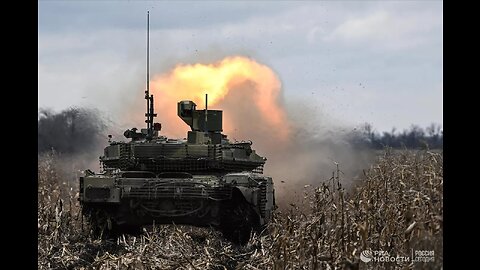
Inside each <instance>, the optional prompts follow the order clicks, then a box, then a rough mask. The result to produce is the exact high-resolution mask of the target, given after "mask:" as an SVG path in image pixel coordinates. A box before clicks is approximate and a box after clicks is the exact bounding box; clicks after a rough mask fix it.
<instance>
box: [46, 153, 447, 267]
mask: <svg viewBox="0 0 480 270" xmlns="http://www.w3.org/2000/svg"><path fill="white" fill-rule="evenodd" d="M59 158H60V157H59V156H58V155H56V154H54V153H50V154H45V155H41V156H39V162H38V184H39V190H38V268H39V269H441V268H442V266H443V152H432V151H408V150H403V151H392V150H389V149H386V150H385V151H384V152H383V153H382V154H381V155H380V156H379V158H378V160H377V162H376V163H375V164H373V165H372V166H371V168H369V169H366V170H365V171H364V174H363V177H362V179H361V180H359V181H357V182H356V183H357V184H356V185H355V186H353V187H350V188H349V189H348V190H347V189H346V188H344V187H343V186H342V182H343V181H344V179H343V178H342V173H341V164H340V167H337V169H336V170H334V171H333V172H332V177H331V178H330V179H325V181H324V182H321V181H319V183H320V184H319V186H316V187H313V186H307V187H305V188H304V193H303V194H304V198H303V203H302V204H297V205H295V204H292V205H290V207H289V208H288V209H277V211H276V213H275V214H274V218H273V221H272V222H271V223H270V224H269V226H268V227H267V228H266V229H265V230H264V231H263V232H262V233H261V234H259V235H252V237H251V239H250V240H249V242H248V244H247V245H245V246H237V245H234V244H232V243H230V242H228V241H227V240H225V239H223V237H222V235H221V233H219V232H218V231H216V230H214V229H212V228H197V227H192V226H182V225H153V226H151V227H150V228H147V229H144V233H143V234H142V235H140V236H132V235H123V236H121V237H118V238H117V239H116V241H108V240H100V239H95V238H93V237H92V236H91V234H90V230H89V226H88V224H87V223H86V221H84V220H83V219H82V216H81V214H80V213H81V211H80V208H79V203H78V200H77V198H78V186H77V182H76V177H77V176H76V175H72V174H68V173H67V172H66V170H65V169H62V168H60V167H59V165H58V163H59V161H58V159H59ZM277 200H280V198H277ZM363 250H373V251H378V250H381V251H386V252H388V254H389V255H391V256H410V255H411V254H412V250H429V251H433V252H434V261H433V262H415V263H413V262H411V261H410V262H402V261H399V262H373V261H371V262H368V263H365V262H362V261H361V260H360V253H361V252H362V251H363Z"/></svg>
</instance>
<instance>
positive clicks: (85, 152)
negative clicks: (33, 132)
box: [38, 108, 107, 175]
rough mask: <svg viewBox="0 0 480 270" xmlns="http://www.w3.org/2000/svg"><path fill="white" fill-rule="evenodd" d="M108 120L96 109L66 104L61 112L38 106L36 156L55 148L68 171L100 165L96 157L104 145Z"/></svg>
mask: <svg viewBox="0 0 480 270" xmlns="http://www.w3.org/2000/svg"><path fill="white" fill-rule="evenodd" d="M106 129H107V121H106V119H105V118H104V117H103V116H102V115H101V113H100V112H99V111H98V110H95V109H91V108H68V109H65V110H63V111H61V112H54V111H52V110H49V109H40V110H39V114H38V154H39V157H40V156H42V155H45V154H50V153H52V152H54V153H55V154H56V155H57V156H59V157H61V158H59V159H58V161H59V163H61V164H59V166H60V167H61V168H62V170H64V171H65V172H68V174H71V173H74V174H75V175H76V172H78V171H80V170H85V169H88V168H91V169H95V170H97V169H99V162H98V157H99V156H100V154H101V153H102V152H103V147H105V143H106V141H107V140H106V136H105V131H106Z"/></svg>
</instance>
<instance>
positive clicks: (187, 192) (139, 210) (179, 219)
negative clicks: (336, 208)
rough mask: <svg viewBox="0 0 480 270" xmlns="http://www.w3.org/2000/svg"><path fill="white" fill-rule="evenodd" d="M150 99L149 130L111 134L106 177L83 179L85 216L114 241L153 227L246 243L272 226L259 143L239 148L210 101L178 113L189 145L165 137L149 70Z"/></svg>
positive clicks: (269, 185) (184, 105) (104, 159)
mask: <svg viewBox="0 0 480 270" xmlns="http://www.w3.org/2000/svg"><path fill="white" fill-rule="evenodd" d="M147 33H148V31H147ZM147 59H148V47H147ZM147 63H148V61H147ZM145 99H146V101H147V112H146V113H145V116H146V121H145V122H146V123H147V127H146V128H143V129H141V130H140V131H138V129H136V128H132V129H128V130H126V131H125V132H124V134H123V135H124V136H125V138H126V139H128V141H114V140H112V137H111V136H110V135H109V138H110V139H109V145H108V146H106V147H105V149H104V153H103V155H102V156H101V157H100V163H101V171H100V172H98V173H95V172H92V171H91V170H86V171H85V174H84V175H83V176H82V177H80V179H79V185H80V192H79V201H80V205H81V207H82V213H83V215H84V216H86V218H87V219H88V220H89V222H90V223H91V225H92V228H93V231H94V232H95V233H96V234H100V235H102V236H113V235H117V234H118V233H125V232H127V233H128V232H130V233H131V232H139V231H140V229H141V228H142V226H145V225H151V224H153V223H155V224H169V223H175V224H190V225H195V226H212V227H215V228H218V229H219V230H221V231H222V232H223V234H224V236H225V237H226V238H228V239H230V240H232V241H234V242H237V243H241V244H243V243H245V242H246V241H247V240H248V239H249V237H250V234H251V232H252V231H253V230H256V231H259V230H261V228H262V227H264V226H265V225H267V224H268V222H269V221H270V220H271V217H272V212H273V210H274V208H275V195H274V186H273V181H272V178H271V177H268V176H265V175H263V167H264V165H265V162H266V158H265V157H262V156H260V155H259V154H257V153H256V151H255V150H254V149H253V148H252V142H251V141H241V142H236V141H235V142H232V141H230V140H229V139H228V137H227V135H225V134H223V133H222V131H223V128H222V121H223V117H222V115H223V114H222V111H221V110H210V109H208V95H206V96H205V108H204V109H197V104H195V103H194V102H193V101H190V100H183V101H180V102H178V104H177V105H178V106H177V114H178V116H179V117H180V118H181V119H182V120H183V121H184V122H185V124H186V125H188V126H189V127H190V131H188V132H187V134H186V135H187V136H186V138H184V139H171V138H167V137H165V136H162V135H161V128H162V126H161V124H160V123H154V117H156V116H157V115H156V114H155V112H154V98H153V95H150V92H149V83H148V64H147V90H146V91H145Z"/></svg>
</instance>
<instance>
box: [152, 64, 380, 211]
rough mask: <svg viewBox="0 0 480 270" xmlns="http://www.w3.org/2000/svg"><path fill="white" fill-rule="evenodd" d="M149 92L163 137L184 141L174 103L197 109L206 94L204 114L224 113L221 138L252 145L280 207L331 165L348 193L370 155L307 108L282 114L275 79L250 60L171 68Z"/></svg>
mask: <svg viewBox="0 0 480 270" xmlns="http://www.w3.org/2000/svg"><path fill="white" fill-rule="evenodd" d="M152 86H153V89H154V91H155V92H154V94H155V95H156V98H157V102H156V110H157V111H158V115H159V120H160V121H162V122H163V123H162V126H163V127H164V130H163V134H164V135H167V136H172V137H185V135H186V132H187V130H188V127H187V126H186V125H185V124H184V123H183V122H182V121H181V120H180V119H179V118H178V117H177V115H176V112H177V109H176V104H177V102H178V101H180V100H193V101H194V102H195V103H196V104H197V108H198V109H200V108H203V107H204V103H205V93H208V94H209V95H208V101H209V105H208V106H209V108H212V109H221V110H223V114H224V119H223V128H224V134H226V135H228V137H229V138H230V139H231V140H238V141H240V140H252V141H253V148H254V149H255V150H256V151H257V153H258V154H260V155H262V156H265V157H267V163H266V165H265V170H264V172H265V174H266V175H270V176H272V177H273V179H274V182H275V185H276V197H277V203H278V204H279V205H280V206H284V205H286V204H288V203H290V202H298V200H299V199H300V198H301V197H302V196H303V190H304V186H305V185H318V184H320V183H321V182H323V181H327V180H328V179H329V178H330V177H331V176H332V173H333V171H335V170H336V164H338V165H339V168H340V170H341V172H342V175H341V178H342V179H343V184H344V186H346V187H347V188H348V187H350V186H351V184H352V183H354V181H355V178H356V176H358V175H359V173H360V172H361V171H362V169H364V168H366V167H367V166H368V164H369V163H370V162H371V160H372V158H373V156H374V155H373V153H372V152H371V151H370V150H368V149H361V148H360V146H358V145H353V144H352V143H351V141H352V140H350V136H351V135H352V133H351V132H350V131H349V130H353V128H348V127H346V126H342V125H341V124H334V121H331V120H330V119H327V118H325V117H324V116H322V114H321V113H315V111H312V108H313V106H314V104H309V103H308V102H302V103H298V104H292V103H289V104H291V105H290V106H291V107H289V108H288V110H287V107H286V105H285V103H284V101H283V100H282V96H281V90H282V89H281V82H280V80H279V79H278V77H277V75H276V74H275V73H274V72H273V71H272V70H271V69H270V68H269V67H268V66H266V65H263V64H261V63H258V62H256V61H255V60H253V59H251V58H245V57H241V56H236V57H227V58H224V59H223V60H221V61H218V62H215V63H208V64H194V65H184V64H181V65H177V66H176V67H175V68H173V69H172V70H170V71H169V72H166V73H164V74H162V75H160V76H156V77H155V78H154V80H153V83H152Z"/></svg>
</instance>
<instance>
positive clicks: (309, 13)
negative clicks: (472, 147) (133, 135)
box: [38, 1, 443, 131]
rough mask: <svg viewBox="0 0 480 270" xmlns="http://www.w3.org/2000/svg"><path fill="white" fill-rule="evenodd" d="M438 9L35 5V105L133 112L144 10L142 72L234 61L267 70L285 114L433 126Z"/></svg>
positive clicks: (377, 4)
mask: <svg viewBox="0 0 480 270" xmlns="http://www.w3.org/2000/svg"><path fill="white" fill-rule="evenodd" d="M442 5H443V3H442V2H441V1H398V2H397V1H314V2H305V1H301V2H293V1H292V2H289V1H280V2H273V1H272V2H268V1H261V2H254V1H245V2H243V1H235V2H222V1H212V2H206V1H204V2H188V1H180V2H166V1H153V2H151V1H148V2H147V1H40V2H39V10H38V15H39V16H38V83H39V85H38V107H39V108H45V107H46V108H52V109H54V110H61V109H64V108H67V107H70V106H90V107H95V108H99V109H100V110H102V111H104V112H106V113H107V114H111V115H115V114H116V113H117V112H118V111H121V110H122V109H126V108H128V106H143V102H144V101H143V96H142V94H141V93H142V91H143V89H144V85H145V82H144V81H145V79H144V78H145V31H146V30H145V24H146V11H147V10H150V28H151V33H150V44H151V73H152V74H153V75H155V74H160V73H162V72H166V71H168V70H169V69H170V68H172V67H173V66H174V65H175V64H177V63H197V62H201V63H210V62H215V61H218V60H220V59H222V58H223V57H225V56H228V55H243V56H248V57H252V58H254V59H255V60H256V61H258V62H260V63H263V64H265V65H268V66H269V67H270V68H272V69H273V70H274V71H275V72H276V74H277V75H278V77H279V78H280V80H281V82H282V89H283V98H284V100H285V102H286V104H287V105H288V106H289V109H290V110H292V108H294V109H296V108H298V106H302V104H304V106H305V108H306V109H309V111H314V112H315V113H318V114H322V115H323V116H325V115H326V116H328V117H330V118H332V119H336V120H338V121H340V122H345V123H348V124H352V125H356V124H360V123H363V122H369V123H372V124H373V126H374V127H375V128H376V129H377V130H379V131H389V130H390V129H391V128H392V127H393V126H395V127H397V129H404V128H408V127H409V126H410V125H411V124H418V125H420V126H422V127H425V126H427V125H429V124H430V123H432V122H435V123H439V124H442V123H443V118H442V113H443V106H442V103H443V101H442V93H443V74H442V70H443V57H442V54H443V7H442ZM138 89H140V94H139V93H138ZM140 104H142V105H140ZM294 106H296V107H294ZM313 108H314V109H313ZM142 124H143V123H139V125H142Z"/></svg>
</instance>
